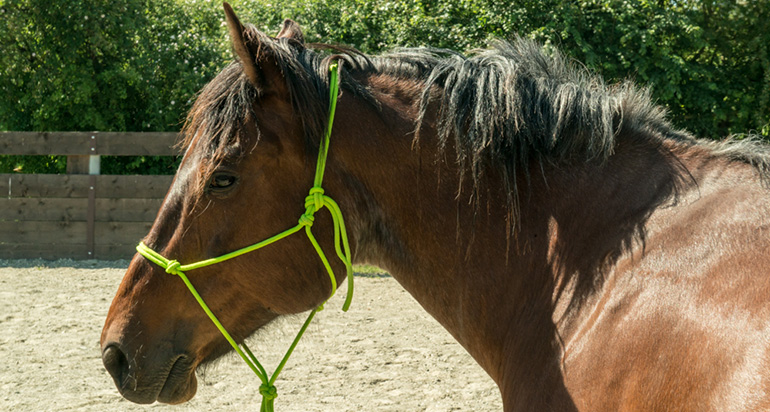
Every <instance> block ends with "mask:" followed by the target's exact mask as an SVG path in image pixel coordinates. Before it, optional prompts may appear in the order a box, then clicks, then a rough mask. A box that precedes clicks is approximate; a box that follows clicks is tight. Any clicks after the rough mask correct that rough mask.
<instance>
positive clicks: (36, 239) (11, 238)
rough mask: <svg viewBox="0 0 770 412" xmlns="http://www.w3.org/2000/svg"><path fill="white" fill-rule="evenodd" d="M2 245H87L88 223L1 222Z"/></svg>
mask: <svg viewBox="0 0 770 412" xmlns="http://www.w3.org/2000/svg"><path fill="white" fill-rule="evenodd" d="M0 243H49V244H50V243H82V244H85V243H86V222H25V221H17V222H9V221H0Z"/></svg>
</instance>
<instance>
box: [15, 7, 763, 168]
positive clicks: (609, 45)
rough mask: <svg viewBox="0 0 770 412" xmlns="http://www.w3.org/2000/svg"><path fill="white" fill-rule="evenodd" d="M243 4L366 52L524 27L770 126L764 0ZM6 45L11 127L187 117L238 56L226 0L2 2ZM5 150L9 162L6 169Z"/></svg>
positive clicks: (124, 163) (722, 112)
mask: <svg viewBox="0 0 770 412" xmlns="http://www.w3.org/2000/svg"><path fill="white" fill-rule="evenodd" d="M232 4H233V6H234V8H235V9H236V11H237V12H238V13H239V14H240V15H241V18H242V20H243V21H245V22H252V23H255V24H256V25H257V27H258V28H260V29H261V30H263V31H266V32H268V33H272V34H274V33H276V32H277V30H278V28H279V26H280V22H281V21H282V20H283V19H284V18H293V19H295V20H297V21H298V22H299V23H300V24H301V25H302V27H303V29H304V31H305V34H306V39H307V40H308V41H311V42H329V43H341V44H348V45H352V46H354V47H357V48H358V49H360V50H362V51H364V52H368V53H377V52H381V51H384V50H388V49H390V48H392V47H395V46H427V45H430V46H435V47H443V48H450V49H455V50H460V51H464V50H468V49H471V48H477V47H483V46H485V45H486V44H487V42H488V41H489V40H490V39H492V38H507V37H511V36H513V35H514V34H516V33H518V34H519V35H522V36H524V37H531V38H534V39H537V40H538V41H540V42H542V43H543V44H544V45H545V46H546V47H554V48H559V49H561V50H563V51H564V52H566V53H567V54H568V55H570V56H572V57H573V58H575V60H577V61H579V62H582V63H584V64H585V65H586V66H587V67H588V68H589V69H590V70H592V71H594V72H597V73H599V74H600V75H602V76H603V77H605V78H606V79H608V81H618V80H622V79H626V78H632V79H634V80H636V81H637V82H638V83H641V84H644V85H648V86H650V87H651V88H652V92H653V96H654V98H655V99H657V101H658V102H659V103H660V104H662V105H664V106H666V107H667V108H668V109H669V111H670V113H671V119H672V121H673V122H674V123H675V124H677V125H678V126H680V127H685V128H687V129H688V130H690V131H692V132H693V133H695V134H696V135H698V136H702V137H711V138H721V137H723V136H725V135H727V134H731V133H750V132H754V133H761V134H763V135H764V136H766V137H767V136H768V135H770V57H769V56H768V47H769V46H768V45H769V44H770V31H767V30H766V29H765V25H766V22H767V21H769V20H770V2H767V1H752V0H571V1H568V0H543V1H535V0H518V1H510V0H327V1H318V0H285V1H280V2H278V1H275V0H233V1H232ZM0 47H1V48H2V50H3V53H1V54H0V70H1V71H2V76H1V77H0V92H1V93H2V95H3V96H5V99H3V100H2V101H0V129H2V130H102V131H170V130H178V129H179V128H180V125H181V123H182V121H183V119H184V114H185V113H186V111H187V110H188V108H189V107H190V104H191V103H192V99H194V96H195V93H196V91H197V90H199V89H200V88H201V87H202V86H203V84H205V82H207V81H208V80H210V79H211V78H212V77H213V76H214V75H215V74H216V73H217V72H218V71H219V70H220V69H221V68H222V67H223V66H224V64H226V62H227V61H229V60H230V59H231V53H230V50H229V44H228V43H227V35H226V31H225V28H224V25H223V13H222V11H221V2H220V1H218V0H217V1H214V0H170V1H164V2H156V1H152V0H114V1H109V2H108V1H106V0H94V1H88V2H82V1H75V2H50V1H43V0H11V1H3V0H0ZM22 160H23V159H22ZM7 163H8V161H6V160H0V169H2V168H4V167H6V166H3V165H4V164H7ZM49 163H50V164H54V165H55V164H57V161H55V159H54V160H50V161H49ZM173 166H174V163H173V161H169V160H168V159H165V160H164V159H156V158H141V159H137V158H128V159H123V158H121V159H117V158H116V159H105V163H104V164H103V169H104V170H105V172H106V170H111V171H114V172H120V171H123V172H128V173H138V172H141V171H145V172H147V171H148V170H170V169H172V168H173ZM22 169H23V170H33V169H35V170H36V169H37V166H35V167H32V165H31V164H24V167H23V168H22ZM53 169H54V170H56V167H54V168H53ZM46 170H49V169H46Z"/></svg>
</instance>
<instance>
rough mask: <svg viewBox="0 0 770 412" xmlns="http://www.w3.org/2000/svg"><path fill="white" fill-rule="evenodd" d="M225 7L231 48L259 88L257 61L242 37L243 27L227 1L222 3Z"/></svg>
mask: <svg viewBox="0 0 770 412" xmlns="http://www.w3.org/2000/svg"><path fill="white" fill-rule="evenodd" d="M222 6H223V7H224V8H225V16H226V17H227V26H228V27H229V28H230V41H232V43H233V49H234V50H235V54H237V55H238V57H239V58H240V59H241V65H242V66H243V71H244V73H246V76H248V78H249V80H250V81H251V83H252V84H254V85H255V86H257V88H259V84H260V80H261V79H260V77H261V76H260V74H259V68H258V67H257V61H256V59H255V58H254V56H253V55H252V54H251V51H250V50H249V47H248V46H247V45H246V40H245V39H244V37H243V35H244V29H243V25H242V24H241V21H240V20H239V19H238V16H236V15H235V12H234V11H233V8H232V7H230V5H229V4H228V3H224V4H223V5H222Z"/></svg>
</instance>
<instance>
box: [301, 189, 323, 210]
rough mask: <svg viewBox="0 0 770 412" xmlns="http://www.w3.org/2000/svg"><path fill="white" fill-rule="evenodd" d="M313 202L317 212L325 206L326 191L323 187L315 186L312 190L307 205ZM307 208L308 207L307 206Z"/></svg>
mask: <svg viewBox="0 0 770 412" xmlns="http://www.w3.org/2000/svg"><path fill="white" fill-rule="evenodd" d="M310 200H312V202H313V206H315V210H321V208H322V207H323V206H324V190H323V188H321V187H318V186H313V187H311V188H310V195H309V196H308V197H306V198H305V205H307V204H308V203H309V201H310ZM306 207H307V206H306Z"/></svg>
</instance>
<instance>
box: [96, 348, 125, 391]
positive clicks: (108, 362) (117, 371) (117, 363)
mask: <svg viewBox="0 0 770 412" xmlns="http://www.w3.org/2000/svg"><path fill="white" fill-rule="evenodd" d="M102 362H103V363H104V367H105V368H106V369H107V372H109V373H110V375H112V379H113V380H114V381H115V385H116V386H117V387H118V388H122V387H123V382H124V380H125V377H126V375H128V359H127V358H126V355H125V354H124V353H123V351H121V350H120V349H118V347H117V346H116V345H108V346H107V347H106V348H105V349H104V352H102Z"/></svg>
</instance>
